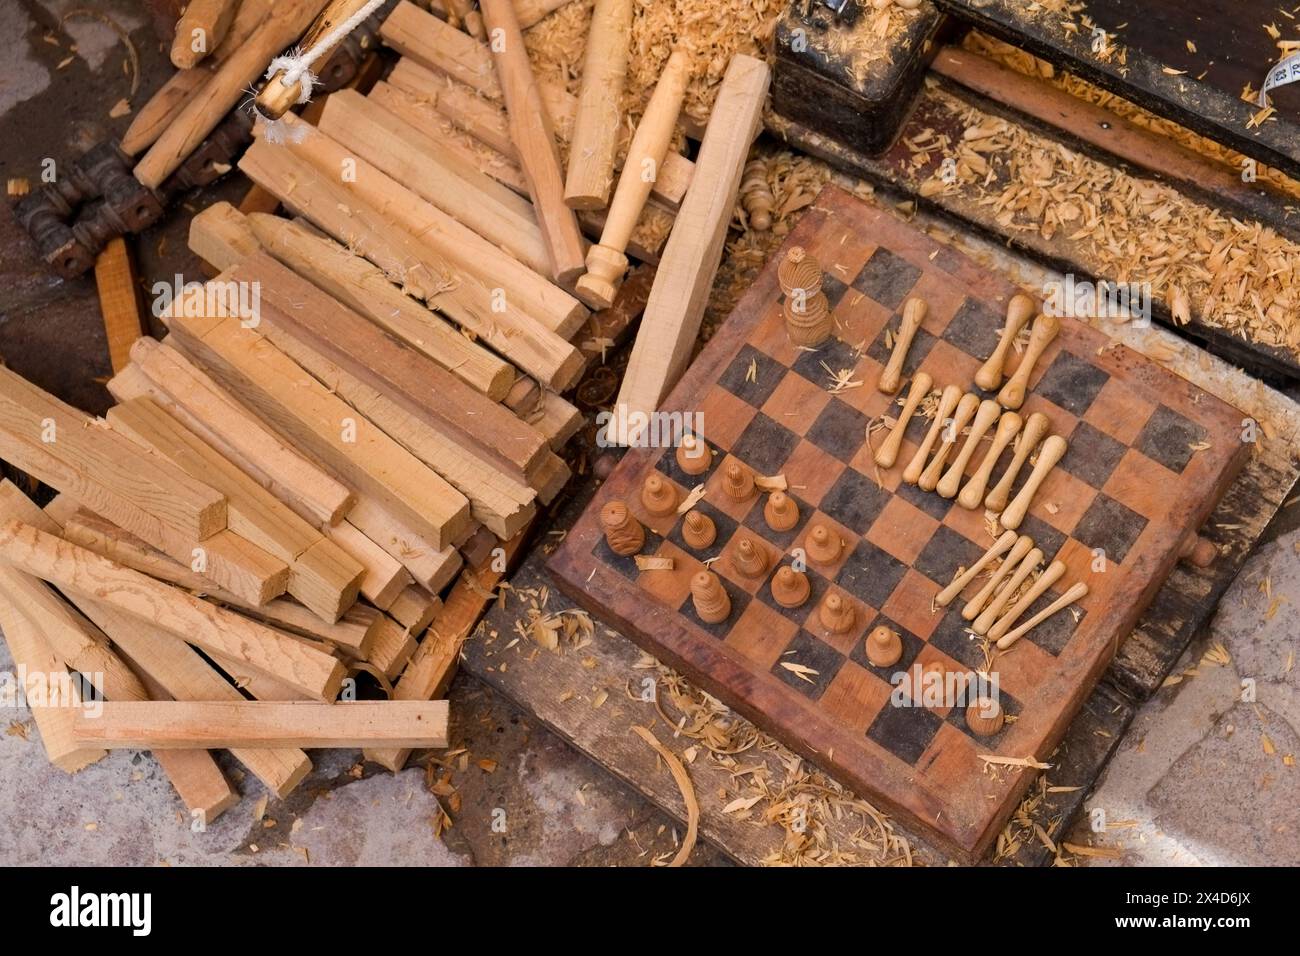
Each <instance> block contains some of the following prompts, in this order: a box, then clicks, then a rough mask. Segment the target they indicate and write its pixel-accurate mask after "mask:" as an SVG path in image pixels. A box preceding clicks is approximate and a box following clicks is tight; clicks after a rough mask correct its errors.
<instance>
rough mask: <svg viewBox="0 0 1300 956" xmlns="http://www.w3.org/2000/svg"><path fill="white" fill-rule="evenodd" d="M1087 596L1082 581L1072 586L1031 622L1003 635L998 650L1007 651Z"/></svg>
mask: <svg viewBox="0 0 1300 956" xmlns="http://www.w3.org/2000/svg"><path fill="white" fill-rule="evenodd" d="M1087 596H1088V585H1086V584H1084V583H1083V582H1082V581H1080V582H1079V583H1078V584H1075V585H1072V586H1071V587H1070V590H1068V591H1066V592H1065V593H1064V594H1062V595H1061V596H1060V597H1059V598H1057V599H1056V600H1055V601H1053V602H1052V603H1051V604H1049V605H1047V607H1045V608H1043V609H1042V610H1041V611H1039V612H1038V613H1037V614H1035V615H1034V616H1033V617H1031V618H1030V619H1029V620H1027V621H1025V623H1024V624H1021V625H1020V626H1019V627H1017V628H1016V629H1015V630H1012V631H1008V632H1007V633H1006V634H1003V635H1002V637H1000V638H999V639H998V650H1000V651H1005V650H1007V649H1008V648H1010V647H1011V646H1012V645H1013V644H1015V643H1016V641H1018V640H1020V639H1021V638H1022V637H1024V636H1025V635H1026V634H1028V633H1029V632H1030V631H1031V630H1033V629H1034V628H1035V627H1037V626H1038V625H1039V624H1042V623H1043V622H1044V621H1046V620H1047V619H1048V618H1049V617H1051V616H1052V615H1053V614H1056V613H1058V612H1060V611H1063V610H1065V609H1066V608H1067V607H1069V606H1070V605H1071V604H1073V603H1074V602H1075V601H1082V600H1083V599H1084V598H1085V597H1087Z"/></svg>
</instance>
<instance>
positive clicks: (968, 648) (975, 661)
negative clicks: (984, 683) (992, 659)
mask: <svg viewBox="0 0 1300 956" xmlns="http://www.w3.org/2000/svg"><path fill="white" fill-rule="evenodd" d="M965 605H966V602H965V601H963V600H962V599H961V598H956V599H955V600H954V601H953V602H952V603H951V604H949V605H948V607H947V608H946V609H945V612H946V613H945V614H944V615H943V617H942V618H940V619H939V626H938V627H936V628H935V629H934V633H932V634H931V635H930V646H931V647H937V648H938V649H939V650H941V651H943V652H944V653H945V654H947V655H948V656H949V657H951V658H952V659H953V660H955V661H960V662H961V663H962V664H964V665H965V666H966V667H969V668H971V669H973V670H981V669H983V668H984V667H985V666H986V664H987V662H986V661H985V659H984V651H983V650H981V647H982V643H983V642H982V641H981V640H980V638H978V637H974V636H972V633H973V632H972V631H971V630H970V625H971V622H970V621H967V620H966V619H965V618H963V617H962V616H961V609H962V608H963V607H965Z"/></svg>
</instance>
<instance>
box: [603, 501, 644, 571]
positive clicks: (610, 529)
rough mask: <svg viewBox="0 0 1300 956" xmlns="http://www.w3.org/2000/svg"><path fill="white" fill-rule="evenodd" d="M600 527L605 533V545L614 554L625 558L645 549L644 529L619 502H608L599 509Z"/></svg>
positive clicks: (624, 505) (625, 506)
mask: <svg viewBox="0 0 1300 956" xmlns="http://www.w3.org/2000/svg"><path fill="white" fill-rule="evenodd" d="M600 526H601V529H602V530H604V532H605V543H606V544H608V545H609V550H611V551H613V552H614V553H615V554H621V555H622V556H623V557H625V558H626V557H628V556H629V555H633V554H636V553H637V552H638V551H640V550H641V549H642V548H643V547H645V528H643V527H641V522H639V521H637V520H636V518H634V517H633V516H632V512H631V511H629V510H628V507H627V505H626V504H624V503H623V502H621V501H611V502H608V503H607V504H606V505H605V507H603V508H601V509H600Z"/></svg>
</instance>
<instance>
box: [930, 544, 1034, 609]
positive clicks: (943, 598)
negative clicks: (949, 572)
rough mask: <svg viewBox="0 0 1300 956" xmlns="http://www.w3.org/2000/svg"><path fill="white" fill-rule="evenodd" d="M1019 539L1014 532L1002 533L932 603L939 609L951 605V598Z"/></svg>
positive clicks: (959, 592)
mask: <svg viewBox="0 0 1300 956" xmlns="http://www.w3.org/2000/svg"><path fill="white" fill-rule="evenodd" d="M1019 537H1020V535H1018V534H1016V533H1015V532H1014V531H1004V532H1003V533H1002V537H1000V538H998V540H996V541H994V542H993V545H992V547H990V548H989V549H988V550H987V551H985V552H984V554H983V555H982V556H981V557H980V559H979V560H978V561H976V562H975V563H974V564H972V565H971V566H970V567H969V568H967V569H966V570H965V571H963V572H962V573H961V574H959V575H957V577H956V578H954V579H953V582H952V583H951V584H949V585H948V586H947V587H946V588H944V589H943V590H942V591H940V592H939V593H938V595H936V596H935V599H934V603H935V604H937V605H939V607H947V606H948V605H949V604H951V603H952V600H953V598H955V597H956V596H957V595H958V594H961V592H962V591H963V590H965V588H966V585H968V584H970V583H971V582H972V581H974V580H975V578H976V577H977V576H978V575H979V573H980V572H981V571H983V570H984V569H985V568H987V567H988V566H989V565H990V564H992V563H993V561H994V560H995V559H997V558H1000V557H1001V556H1002V555H1004V554H1006V553H1007V552H1008V551H1009V550H1011V546H1012V545H1013V544H1015V543H1016V539H1017V538H1019Z"/></svg>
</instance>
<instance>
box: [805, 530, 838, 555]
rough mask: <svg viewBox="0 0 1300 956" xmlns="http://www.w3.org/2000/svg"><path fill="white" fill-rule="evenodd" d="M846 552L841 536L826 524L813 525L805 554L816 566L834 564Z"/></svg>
mask: <svg viewBox="0 0 1300 956" xmlns="http://www.w3.org/2000/svg"><path fill="white" fill-rule="evenodd" d="M843 551H844V542H843V541H842V540H840V536H839V535H838V534H836V533H835V532H834V531H832V530H831V529H830V528H828V527H827V526H826V525H824V524H817V525H813V528H812V530H811V531H809V532H808V540H807V541H805V542H804V552H805V553H806V554H807V555H808V560H809V561H812V562H813V563H814V564H834V563H835V562H836V561H838V560H839V559H840V554H841V553H842V552H843Z"/></svg>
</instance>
